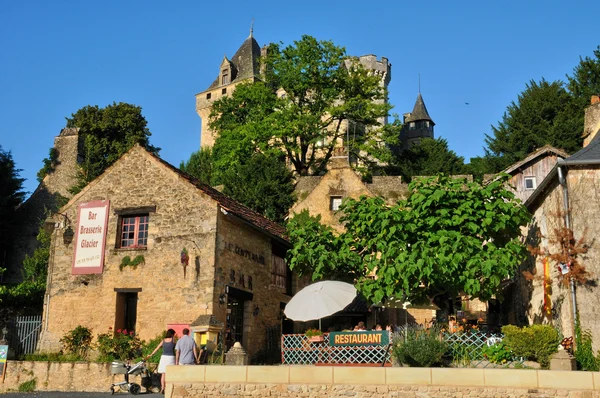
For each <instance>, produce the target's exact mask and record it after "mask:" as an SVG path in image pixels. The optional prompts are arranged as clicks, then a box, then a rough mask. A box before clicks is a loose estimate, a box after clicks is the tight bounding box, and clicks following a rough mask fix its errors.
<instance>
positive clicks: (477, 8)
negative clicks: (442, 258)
mask: <svg viewBox="0 0 600 398" xmlns="http://www.w3.org/2000/svg"><path fill="white" fill-rule="evenodd" d="M598 15H600V3H599V2H594V1H586V2H583V1H579V0H574V1H569V2H566V1H553V0H550V1H411V2H406V1H387V2H358V1H327V0H321V1H314V0H305V1H302V2H291V1H290V2H287V1H281V0H280V1H271V0H270V1H261V0H255V1H235V0H234V1H228V2H222V1H221V2H219V1H214V2H208V1H177V2H164V1H149V0H146V1H141V0H140V1H116V0H115V1H110V0H104V1H75V0H73V1H66V0H56V1H28V0H23V1H9V0H5V1H1V2H0V49H1V51H2V53H1V54H2V55H1V56H0V121H1V122H0V123H1V127H0V145H2V147H3V149H4V150H10V151H11V152H12V154H13V158H14V160H15V162H16V163H17V167H18V168H20V169H22V170H23V171H22V172H21V175H22V177H24V178H26V179H27V181H26V183H25V188H26V190H27V191H29V192H31V191H33V190H34V189H35V187H36V186H37V181H36V179H35V174H36V172H37V170H39V168H40V167H41V165H42V159H43V158H44V157H45V156H47V154H48V149H49V148H50V147H51V146H52V144H53V139H54V137H55V136H56V135H58V133H59V132H60V130H61V128H63V127H64V126H65V117H66V116H69V115H71V114H72V113H74V112H76V111H77V110H78V109H79V108H81V107H83V106H85V105H99V106H106V105H108V104H110V103H112V102H113V101H116V102H120V101H122V102H129V103H133V104H136V105H139V106H141V107H142V112H143V114H144V116H145V117H146V119H147V120H148V126H149V128H150V130H151V131H152V137H151V142H152V143H153V144H154V145H156V146H158V147H161V148H162V151H161V156H162V157H163V158H164V159H165V160H167V161H168V162H170V163H172V164H174V165H176V166H178V165H179V163H180V161H182V160H185V159H188V158H189V155H190V154H191V153H192V152H193V151H195V150H197V149H199V142H200V118H199V117H198V115H197V114H196V112H195V100H194V95H195V94H196V93H198V92H200V91H203V90H204V89H205V88H207V87H208V85H209V84H210V83H211V82H212V81H213V80H214V79H215V77H216V76H217V74H218V72H219V64H220V61H221V60H222V58H223V55H228V56H232V55H233V54H234V52H235V51H236V50H237V48H238V47H239V45H241V43H242V42H243V41H244V39H245V38H246V37H247V36H248V34H249V28H250V23H251V20H252V19H253V18H254V37H255V38H256V39H257V41H258V42H259V44H260V45H261V46H262V45H263V44H266V43H269V42H279V41H282V42H283V43H284V44H289V43H291V42H292V41H293V40H297V39H299V38H300V36H301V35H303V34H309V35H312V36H315V37H316V38H317V39H320V40H332V41H333V42H334V43H336V44H338V45H343V46H345V47H346V50H347V52H348V53H349V54H351V55H364V54H376V55H377V56H378V57H381V56H385V57H387V58H388V59H389V60H390V62H391V63H392V81H391V83H390V86H389V91H390V102H391V103H392V104H393V105H394V106H395V108H394V110H393V111H392V112H395V113H398V114H402V113H404V112H409V111H411V110H412V107H413V105H414V102H415V99H416V97H417V93H418V75H419V74H420V75H421V93H422V95H423V98H424V100H425V104H426V105H427V108H428V110H429V113H430V115H431V117H432V119H433V120H434V121H435V122H436V127H435V129H436V130H435V133H436V137H443V138H446V139H447V140H448V142H449V145H450V148H451V149H453V150H454V151H456V152H457V153H458V154H459V155H461V156H464V157H465V158H466V159H467V161H468V159H469V158H470V157H473V156H478V155H481V154H482V153H483V149H482V148H483V146H484V135H485V134H486V133H488V134H489V133H490V131H491V128H490V126H491V125H492V124H496V123H497V122H498V121H499V120H500V119H501V117H502V115H503V113H504V111H505V110H506V107H507V106H508V105H509V104H510V102H511V101H513V100H516V98H517V95H518V94H519V93H520V92H521V91H523V89H524V88H525V84H526V83H527V82H528V81H529V80H531V79H535V80H539V79H541V78H542V77H544V78H546V80H555V79H561V80H565V75H566V74H570V73H571V72H572V70H573V68H574V67H575V66H576V65H577V63H578V62H579V56H586V55H587V56H591V55H592V53H593V50H594V49H595V48H596V46H598V44H600V34H599V33H598V21H597V17H598ZM465 102H468V103H469V105H466V104H465Z"/></svg>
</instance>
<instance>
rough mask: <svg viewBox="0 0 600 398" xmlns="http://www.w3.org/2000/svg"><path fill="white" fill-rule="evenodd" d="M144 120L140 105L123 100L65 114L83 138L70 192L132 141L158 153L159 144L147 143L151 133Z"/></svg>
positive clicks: (84, 183)
mask: <svg viewBox="0 0 600 398" xmlns="http://www.w3.org/2000/svg"><path fill="white" fill-rule="evenodd" d="M146 124H147V122H146V119H145V118H144V116H142V108H141V107H139V106H135V105H131V104H127V103H124V102H119V103H118V104H117V103H113V104H112V105H108V106H106V107H105V108H99V107H98V106H97V105H94V106H90V105H87V106H85V107H83V108H81V109H79V110H78V111H77V112H75V113H74V114H72V115H71V117H70V118H67V127H69V128H73V127H78V128H79V136H80V139H81V140H82V141H83V148H82V152H81V155H82V156H83V161H82V162H81V163H80V165H79V170H78V174H77V180H78V181H77V184H76V185H75V186H74V187H72V189H71V190H70V191H71V193H73V194H75V193H77V192H79V191H80V190H81V189H83V187H85V186H86V185H87V184H88V183H89V182H90V181H92V180H93V179H95V178H96V177H98V176H99V175H100V174H102V172H104V170H106V168H107V167H108V166H110V165H111V164H113V163H114V162H115V161H116V160H117V159H119V158H120V157H121V156H122V155H123V154H124V153H125V152H127V151H128V150H129V149H131V147H133V146H134V145H135V144H140V145H142V146H143V147H145V148H146V149H148V150H149V151H151V152H153V153H158V151H159V148H156V147H154V146H152V145H150V143H149V137H150V135H151V133H150V130H148V128H147V127H146Z"/></svg>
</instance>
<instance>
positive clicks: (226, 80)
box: [221, 69, 229, 84]
mask: <svg viewBox="0 0 600 398" xmlns="http://www.w3.org/2000/svg"><path fill="white" fill-rule="evenodd" d="M221 84H229V69H223V72H222V73H221Z"/></svg>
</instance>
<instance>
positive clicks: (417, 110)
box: [400, 92, 435, 149]
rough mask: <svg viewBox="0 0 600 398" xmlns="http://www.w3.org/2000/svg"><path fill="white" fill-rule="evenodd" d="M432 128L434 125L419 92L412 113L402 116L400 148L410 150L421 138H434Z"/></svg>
mask: <svg viewBox="0 0 600 398" xmlns="http://www.w3.org/2000/svg"><path fill="white" fill-rule="evenodd" d="M433 126H435V123H434V122H433V120H432V119H431V117H430V116H429V113H428V112H427V107H426V106H425V102H424V101H423V97H422V96H421V93H420V92H419V95H418V96H417V101H416V102H415V106H414V108H413V111H412V112H410V113H405V114H404V126H403V127H402V132H401V133H400V142H401V146H402V148H403V149H410V148H412V147H413V146H414V145H417V144H418V143H419V142H421V140H422V139H423V138H434V135H433Z"/></svg>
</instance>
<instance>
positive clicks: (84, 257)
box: [71, 200, 110, 275]
mask: <svg viewBox="0 0 600 398" xmlns="http://www.w3.org/2000/svg"><path fill="white" fill-rule="evenodd" d="M109 205H110V201H108V200H95V201H92V202H87V203H82V204H80V205H79V209H78V215H77V231H75V254H74V255H73V266H72V268H71V274H73V275H83V274H101V273H102V268H103V267H104V247H105V245H106V227H107V225H108V208H109Z"/></svg>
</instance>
